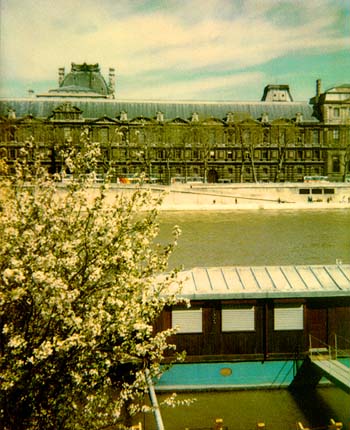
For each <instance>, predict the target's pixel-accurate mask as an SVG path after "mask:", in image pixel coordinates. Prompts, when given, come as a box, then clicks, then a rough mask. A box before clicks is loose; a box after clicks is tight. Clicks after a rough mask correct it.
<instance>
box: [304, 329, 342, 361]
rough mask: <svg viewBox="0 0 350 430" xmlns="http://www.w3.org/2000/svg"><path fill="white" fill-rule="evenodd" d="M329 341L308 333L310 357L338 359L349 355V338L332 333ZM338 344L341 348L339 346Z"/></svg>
mask: <svg viewBox="0 0 350 430" xmlns="http://www.w3.org/2000/svg"><path fill="white" fill-rule="evenodd" d="M331 341H332V342H331V343H332V344H330V343H329V344H327V343H326V342H324V341H322V340H321V339H318V338H317V337H315V336H313V335H311V334H310V335H309V355H310V357H311V359H319V360H338V359H339V358H349V357H350V340H349V339H346V338H345V337H343V336H340V335H337V334H336V333H333V335H332V336H331ZM339 345H341V346H342V348H339Z"/></svg>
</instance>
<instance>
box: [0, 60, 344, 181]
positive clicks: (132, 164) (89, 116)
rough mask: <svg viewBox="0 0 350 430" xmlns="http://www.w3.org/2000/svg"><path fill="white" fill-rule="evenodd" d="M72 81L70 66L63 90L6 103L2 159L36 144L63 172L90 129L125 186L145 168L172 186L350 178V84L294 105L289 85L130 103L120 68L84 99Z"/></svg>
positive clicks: (78, 69)
mask: <svg viewBox="0 0 350 430" xmlns="http://www.w3.org/2000/svg"><path fill="white" fill-rule="evenodd" d="M74 67H75V68H74V70H73V72H71V73H73V75H74V73H78V74H81V73H83V74H84V73H86V74H91V73H96V74H100V72H99V67H98V65H92V66H89V65H81V66H79V65H74ZM92 68H93V69H92ZM79 76H80V77H79V82H87V81H86V79H85V78H86V76H85V77H84V79H85V80H84V79H83V77H82V76H81V75H79ZM90 77H91V76H90ZM66 78H67V77H66V76H65V75H64V70H62V68H61V69H60V71H59V82H60V87H59V89H61V91H57V92H55V91H52V92H51V93H50V95H48V94H47V95H40V96H37V97H34V98H33V97H31V98H25V99H3V100H0V115H1V118H0V151H1V152H0V156H1V157H2V158H5V159H6V160H7V162H8V163H9V165H10V168H12V164H13V163H14V161H15V160H16V158H17V157H18V156H19V154H20V148H21V147H22V146H23V145H26V144H28V142H32V143H31V148H32V149H31V151H32V157H33V158H34V157H35V152H36V151H39V152H41V153H42V154H43V157H44V161H45V163H46V165H47V168H48V170H49V171H50V172H51V173H59V172H61V171H62V168H63V166H62V159H61V157H60V155H59V153H60V149H61V148H63V147H67V146H69V145H74V146H75V145H80V135H81V133H82V131H83V130H85V131H86V132H87V133H88V134H89V138H90V139H91V140H92V141H95V142H99V143H100V144H101V148H102V153H103V160H102V161H101V164H100V167H99V169H100V172H99V173H100V174H101V175H103V174H104V173H105V172H106V170H107V168H108V166H110V165H111V166H112V167H113V169H114V180H115V181H125V182H128V181H131V180H132V178H133V177H134V176H137V175H139V174H140V173H141V172H145V174H146V177H147V178H151V180H152V181H153V182H159V183H164V184H169V183H172V182H192V181H193V182H211V183H237V182H300V181H303V180H304V177H305V176H327V177H328V178H329V180H332V181H344V180H346V179H347V177H348V175H349V171H350V162H349V160H350V98H349V97H350V86H349V85H342V86H339V87H336V88H332V89H330V90H328V91H326V92H324V93H321V91H320V82H318V87H317V88H318V93H317V94H316V96H315V97H314V98H312V99H311V100H310V103H307V102H303V103H300V102H294V101H293V99H292V96H291V93H290V90H289V87H288V85H280V86H278V85H270V86H267V87H266V88H265V90H264V95H263V97H262V100H261V101H258V102H218V103H216V102H191V103H186V102H180V101H179V102H160V101H134V102H130V101H129V102H128V101H121V100H117V99H112V98H111V97H109V95H111V94H112V89H113V87H114V85H115V74H114V69H110V76H109V84H107V83H106V81H105V80H104V79H103V78H102V75H101V76H100V78H101V79H103V81H102V80H101V79H100V78H99V82H100V84H101V82H104V85H102V86H103V88H102V87H101V94H99V93H98V92H96V88H95V89H94V91H92V93H91V94H90V96H89V94H88V91H87V90H86V88H83V89H82V90H81V91H82V92H81V93H80V94H79V96H77V95H76V94H73V93H72V92H71V91H72V86H71V80H72V79H73V78H72V79H69V80H67V79H66ZM64 82H68V83H69V85H67V86H66V85H65V84H64ZM100 84H99V85H100ZM77 87H78V85H77ZM77 87H76V88H75V90H77ZM63 90H66V93H64V91H63ZM113 94H114V92H113ZM83 95H84V96H83ZM336 109H339V111H337V110H336ZM26 142H27V143H26Z"/></svg>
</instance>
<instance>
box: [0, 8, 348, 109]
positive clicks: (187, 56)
mask: <svg viewBox="0 0 350 430" xmlns="http://www.w3.org/2000/svg"><path fill="white" fill-rule="evenodd" d="M0 12H1V18H0V76H1V77H0V95H1V96H3V97H24V96H26V95H27V94H28V90H29V89H31V90H34V92H35V93H37V94H40V93H44V92H47V91H48V90H49V89H52V88H57V86H58V81H57V80H58V68H59V67H65V70H66V73H67V72H69V71H70V67H71V63H72V62H74V63H78V64H79V63H84V62H87V63H91V64H95V63H98V64H99V65H100V67H101V71H102V74H103V75H104V76H105V78H106V79H107V78H108V69H109V67H114V68H115V70H116V98H118V99H122V100H126V99H157V100H207V101H219V100H232V101H245V100H246V101H258V100H260V99H261V96H262V94H263V89H264V87H265V86H266V85H268V84H288V85H289V86H290V90H291V93H292V96H293V98H294V100H296V101H307V100H309V98H311V97H313V96H314V94H315V88H316V85H315V82H316V79H321V80H322V90H326V89H328V88H331V87H333V86H336V85H339V84H343V83H350V2H349V1H348V0H312V1H305V0H292V1H289V0H98V1H96V0H95V1H92V0H0Z"/></svg>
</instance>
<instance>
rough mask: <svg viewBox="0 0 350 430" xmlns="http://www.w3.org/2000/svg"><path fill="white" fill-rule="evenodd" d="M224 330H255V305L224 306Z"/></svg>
mask: <svg viewBox="0 0 350 430" xmlns="http://www.w3.org/2000/svg"><path fill="white" fill-rule="evenodd" d="M221 316H222V318H221V321H222V323H221V329H222V331H223V332H224V331H254V330H255V307H254V306H249V307H224V308H223V309H222V315H221Z"/></svg>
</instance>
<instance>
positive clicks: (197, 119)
mask: <svg viewBox="0 0 350 430" xmlns="http://www.w3.org/2000/svg"><path fill="white" fill-rule="evenodd" d="M191 121H192V122H198V121H199V117H198V113H197V112H193V114H192V118H191Z"/></svg>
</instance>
